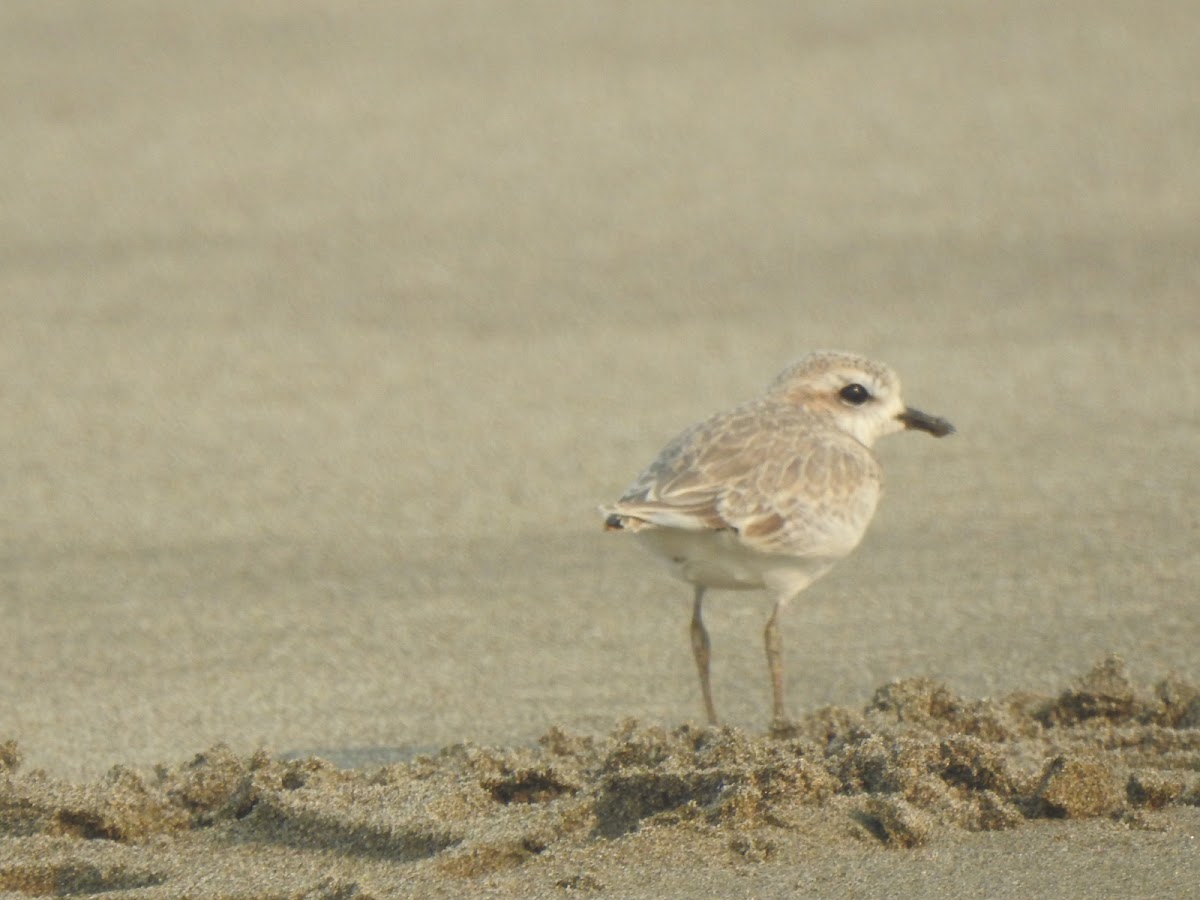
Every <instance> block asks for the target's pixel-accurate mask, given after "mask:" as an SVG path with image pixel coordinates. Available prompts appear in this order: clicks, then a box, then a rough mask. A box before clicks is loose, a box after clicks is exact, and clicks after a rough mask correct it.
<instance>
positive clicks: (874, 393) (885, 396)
mask: <svg viewBox="0 0 1200 900" xmlns="http://www.w3.org/2000/svg"><path fill="white" fill-rule="evenodd" d="M905 428H917V429H920V430H922V431H927V432H929V433H930V434H932V435H934V436H935V437H942V436H944V435H947V434H950V433H952V432H953V431H954V426H953V425H951V424H950V423H949V422H947V421H946V420H945V419H939V418H937V417H935V416H930V415H926V414H925V413H923V412H921V411H919V410H916V409H912V408H911V407H906V406H905V405H904V402H903V401H902V400H901V399H900V380H899V379H898V378H897V377H896V374H895V373H894V372H893V371H892V370H891V369H889V368H888V367H887V366H885V365H883V364H881V363H877V362H871V361H870V360H867V359H863V358H862V357H860V356H855V355H853V354H850V353H838V352H831V351H821V352H817V353H811V354H809V355H808V356H805V357H804V358H803V359H801V360H799V361H798V362H796V363H795V364H793V365H792V366H790V367H788V368H787V369H785V370H784V371H783V372H782V373H781V374H780V375H779V377H778V378H776V379H775V381H774V382H772V383H771V386H770V387H769V388H767V392H766V393H765V394H764V395H763V396H762V397H759V398H758V399H756V400H751V401H749V402H747V403H743V404H742V405H741V406H737V407H735V408H734V409H731V410H729V411H728V412H723V413H719V414H717V415H715V416H713V417H712V418H710V419H708V420H707V421H704V422H701V423H699V424H697V425H694V426H692V427H691V428H689V429H687V430H686V431H684V432H683V433H682V434H681V435H679V437H677V438H675V440H673V441H671V443H669V444H667V446H666V447H665V448H664V449H663V451H662V452H661V453H660V454H659V455H658V458H657V459H655V460H654V462H652V463H650V465H649V466H648V467H647V468H646V470H645V471H644V472H642V474H641V475H639V476H638V478H637V480H636V481H634V483H633V484H632V485H631V486H630V487H629V489H628V490H626V491H625V493H624V494H623V495H622V496H621V499H620V500H618V501H617V502H616V503H615V504H613V505H612V506H607V507H603V508H602V509H601V512H602V513H603V515H604V524H605V527H606V528H607V529H609V530H617V531H630V532H633V533H634V534H635V535H636V536H637V537H638V538H639V539H640V541H641V543H642V544H643V545H644V546H645V547H646V548H647V549H648V550H650V551H651V552H653V553H655V554H657V555H659V556H661V557H663V558H664V559H665V560H666V562H667V564H668V565H669V567H670V569H671V571H672V572H673V574H674V575H675V576H676V577H678V578H681V579H682V580H684V581H686V582H688V583H690V584H692V585H694V586H695V599H694V602H693V606H692V624H691V638H692V653H693V654H694V656H695V658H696V668H697V669H698V670H699V674H700V691H701V694H702V695H703V697H704V711H705V713H706V714H707V716H708V720H709V722H711V723H714V724H715V723H716V722H717V713H716V709H715V707H714V706H713V699H712V687H711V685H710V683H709V674H708V670H709V656H710V649H709V648H710V645H709V639H708V632H707V630H706V629H705V627H704V621H703V619H702V617H701V604H702V602H703V600H704V592H705V590H706V589H708V588H728V589H734V590H752V589H755V588H765V589H766V590H768V591H770V592H771V594H772V595H773V596H774V599H775V607H774V609H773V611H772V613H771V618H770V619H769V620H768V621H767V627H766V632H765V634H764V637H765V641H766V649H767V666H768V668H769V670H770V673H771V692H772V701H773V709H774V718H775V722H776V723H777V724H779V725H782V724H783V723H784V722H785V721H786V720H785V716H784V710H783V644H782V639H781V637H780V634H779V615H780V613H781V611H782V610H783V608H784V607H785V606H786V605H787V604H788V601H790V600H791V599H792V598H793V597H795V596H796V595H797V594H799V593H800V592H801V591H802V590H804V589H805V588H806V587H808V586H809V585H810V584H812V583H813V582H814V581H816V580H817V579H818V578H820V577H821V576H822V575H824V574H825V573H826V572H828V571H829V570H830V569H831V568H832V567H833V565H834V563H836V562H837V561H838V560H839V559H841V558H842V557H843V556H845V555H846V554H848V553H849V552H850V551H851V550H853V549H854V548H855V547H856V546H857V545H858V542H859V541H860V540H861V539H862V536H863V532H865V531H866V528H867V525H868V523H869V522H870V521H871V517H872V516H873V515H874V514H875V505H876V503H878V501H879V494H880V489H881V476H882V473H881V470H880V467H879V463H878V461H877V460H876V459H875V456H874V454H873V453H872V452H871V449H870V448H871V446H872V445H873V444H874V443H875V441H876V440H877V439H878V438H880V437H882V436H883V435H885V434H891V433H893V432H896V431H900V430H902V429H905Z"/></svg>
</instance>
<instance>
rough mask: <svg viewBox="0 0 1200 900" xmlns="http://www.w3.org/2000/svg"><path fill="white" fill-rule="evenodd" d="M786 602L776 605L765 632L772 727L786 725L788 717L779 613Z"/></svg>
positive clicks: (779, 602)
mask: <svg viewBox="0 0 1200 900" xmlns="http://www.w3.org/2000/svg"><path fill="white" fill-rule="evenodd" d="M785 604H786V601H785V600H780V601H778V602H777V603H776V604H775V609H774V610H773V611H772V612H771V618H769V619H768V620H767V628H766V631H764V632H763V639H764V643H765V644H766V645H767V668H768V669H769V670H770V672H771V704H772V706H773V708H774V714H773V716H772V719H773V721H772V727H780V726H783V725H785V724H786V722H787V717H786V715H784V712H783V637H782V635H780V633H779V621H778V620H779V613H780V612H781V611H782V610H783V607H784V605H785Z"/></svg>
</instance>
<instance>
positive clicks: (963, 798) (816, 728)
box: [0, 658, 1200, 897]
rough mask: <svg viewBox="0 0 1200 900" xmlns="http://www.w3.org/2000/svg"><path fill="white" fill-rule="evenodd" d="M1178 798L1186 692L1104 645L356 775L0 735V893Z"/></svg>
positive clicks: (508, 860) (746, 844)
mask: <svg viewBox="0 0 1200 900" xmlns="http://www.w3.org/2000/svg"><path fill="white" fill-rule="evenodd" d="M1177 805H1192V806H1198V805H1200V690H1198V689H1197V688H1196V687H1194V686H1192V685H1189V684H1186V683H1183V682H1181V681H1179V680H1177V679H1174V678H1167V679H1166V680H1164V681H1162V682H1161V683H1160V684H1158V685H1157V686H1155V687H1154V689H1153V690H1152V691H1139V690H1137V689H1135V687H1134V686H1133V685H1132V684H1131V683H1130V680H1129V677H1128V674H1127V672H1126V670H1125V666H1124V664H1123V663H1122V661H1121V660H1120V659H1117V658H1110V659H1107V660H1105V661H1104V662H1102V663H1101V664H1100V665H1098V666H1097V667H1096V668H1095V669H1094V670H1092V671H1091V672H1090V673H1088V674H1087V675H1085V676H1084V677H1083V678H1082V679H1080V680H1079V682H1078V683H1077V684H1075V685H1074V686H1072V687H1071V688H1069V689H1068V690H1066V691H1064V692H1063V693H1062V694H1060V695H1059V696H1058V697H1054V698H1046V697H1035V696H1032V695H1028V694H1021V695H1014V696H1010V697H1008V698H1006V699H1003V700H999V701H993V700H965V699H963V698H961V697H958V696H956V695H955V694H954V693H953V692H951V691H950V690H948V689H947V688H946V687H945V686H944V685H942V684H939V683H937V682H935V681H931V680H928V679H923V678H916V679H909V680H903V681H896V682H893V683H890V684H888V685H886V686H884V687H883V688H881V689H880V690H879V691H877V692H876V694H875V697H874V698H873V699H872V701H871V703H870V704H869V705H868V706H867V707H866V709H864V710H862V711H856V710H847V709H833V708H830V709H823V710H819V711H817V712H814V713H812V714H811V715H809V716H807V717H805V718H804V719H802V720H800V721H798V722H796V723H795V724H794V725H792V726H790V727H789V728H787V729H785V730H781V731H779V732H777V733H775V734H771V735H762V736H752V735H748V734H745V733H744V732H742V731H739V730H738V729H735V728H698V727H695V726H691V725H685V726H682V727H679V728H674V729H666V728H662V727H657V726H651V725H643V724H639V723H638V722H635V721H627V722H623V723H621V724H620V725H619V726H618V727H617V728H616V729H615V730H614V731H613V733H612V734H611V735H609V736H608V737H606V738H603V739H598V738H594V737H586V736H575V735H570V734H567V733H564V732H563V731H561V730H558V729H551V731H550V732H549V733H547V734H546V735H545V736H544V737H543V738H542V739H541V740H540V742H539V746H537V747H534V748H516V749H494V748H479V747H473V746H470V745H458V746H453V747H448V748H446V749H444V750H442V751H440V752H439V753H437V754H436V755H433V756H423V757H419V758H417V759H414V760H412V761H410V762H408V763H404V764H398V765H392V766H388V767H385V768H382V769H377V770H373V771H362V770H342V769H338V768H336V767H335V766H333V765H332V764H330V763H327V762H324V761H322V760H320V759H303V760H290V761H288V760H279V759H274V758H272V757H271V756H269V755H268V754H266V753H265V752H261V751H260V752H258V753H256V754H254V755H251V756H249V757H239V756H236V755H234V754H232V753H231V752H230V751H229V750H228V749H226V748H224V747H220V746H218V747H214V748H213V749H211V750H208V751H206V752H204V753H201V754H199V755H197V756H196V757H195V758H194V759H192V760H191V761H190V762H187V763H185V764H183V765H180V766H176V767H174V768H164V767H160V768H158V769H157V770H155V771H154V772H152V773H139V772H135V771H132V770H130V769H127V768H123V767H116V768H114V769H113V770H112V771H111V772H110V773H109V774H108V776H107V777H106V778H104V779H103V780H102V781H100V782H98V783H94V784H86V785H76V784H70V783H66V782H62V781H58V780H55V779H53V778H50V777H48V776H46V775H45V774H44V773H41V772H37V771H32V772H23V771H22V770H21V762H20V751H19V748H18V747H17V746H16V745H15V744H14V743H12V742H9V743H7V744H3V745H0V836H2V837H3V852H2V853H0V890H5V891H15V892H17V893H20V894H25V895H30V896H41V895H48V894H64V893H81V894H89V893H100V892H103V891H111V890H124V891H134V892H136V895H137V896H168V895H175V894H178V893H179V892H180V891H185V892H187V893H189V894H190V895H204V890H203V887H202V884H203V877H204V875H203V873H208V874H209V875H211V873H212V871H213V869H214V867H216V868H220V867H222V866H225V867H229V868H230V870H231V871H238V872H240V873H241V874H240V875H238V876H237V877H238V878H240V879H241V881H239V882H238V884H239V885H240V889H242V890H254V889H256V888H255V883H254V881H253V879H254V878H260V879H265V880H263V881H262V882H261V883H259V884H258V888H259V889H263V890H265V889H266V886H267V885H277V884H278V883H279V882H278V880H277V879H278V878H280V877H283V878H284V882H285V883H288V884H291V885H292V888H291V889H290V892H285V894H283V895H286V896H312V897H316V896H324V897H366V896H370V895H372V892H373V891H379V892H382V893H393V892H394V891H395V890H399V889H400V888H399V886H400V885H403V886H405V889H411V888H412V886H413V885H415V884H420V883H425V884H427V885H428V884H436V883H444V882H446V881H449V882H451V883H460V882H459V881H458V880H459V879H463V878H474V877H477V876H482V875H490V876H494V875H497V874H498V873H505V872H510V871H513V870H517V869H519V868H521V867H524V866H527V865H529V864H531V863H533V862H534V861H535V860H536V861H537V863H538V864H539V865H544V866H546V867H547V868H546V871H545V877H546V878H548V879H549V880H550V882H552V883H553V884H555V885H557V886H558V887H559V888H561V889H563V890H572V891H574V890H587V889H598V888H601V887H603V884H602V883H601V881H600V880H599V879H598V878H597V877H596V876H595V875H593V874H590V871H591V867H590V861H593V860H594V859H595V858H596V857H597V856H598V855H601V856H602V855H604V854H605V853H607V852H609V850H610V849H611V848H614V847H617V846H619V845H621V844H622V842H625V841H636V840H650V841H655V840H657V841H662V840H669V839H671V837H672V836H675V837H678V836H679V835H683V834H686V835H688V836H689V840H691V841H693V842H694V841H703V842H708V843H711V842H714V841H715V842H716V843H717V845H718V846H721V847H723V848H724V850H725V852H726V853H727V855H728V856H729V858H730V859H731V860H736V861H738V862H739V863H744V862H747V861H749V862H764V861H769V860H770V859H771V858H772V857H773V856H775V855H777V854H779V853H780V852H782V851H784V850H785V849H786V848H788V847H789V846H792V845H796V844H805V843H808V844H811V843H812V842H814V841H821V842H830V841H852V842H853V841H856V842H858V843H860V844H863V845H871V844H876V845H879V846H887V847H900V848H904V847H915V846H919V845H923V844H927V843H929V842H932V841H937V840H938V835H939V833H944V832H945V830H947V829H967V830H972V831H979V830H999V829H1011V828H1017V827H1020V826H1021V825H1022V824H1023V823H1026V822H1028V821H1030V820H1033V819H1083V818H1093V817H1108V818H1109V819H1112V820H1115V821H1118V822H1124V823H1126V824H1132V825H1139V824H1145V822H1146V821H1147V817H1148V816H1151V815H1153V814H1154V812H1155V811H1157V810H1162V809H1163V808H1165V807H1170V806H1177ZM148 848H149V849H150V850H156V851H158V852H147V849H148ZM248 859H253V864H252V869H253V871H254V872H255V873H256V874H255V875H254V876H249V875H246V874H245V872H246V871H249V869H247V868H246V867H247V865H248V863H247V860H248ZM247 879H250V880H249V881H247ZM288 879H290V881H289V880H288ZM305 885H306V886H305ZM372 885H374V887H372Z"/></svg>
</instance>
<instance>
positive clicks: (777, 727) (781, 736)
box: [769, 716, 800, 741]
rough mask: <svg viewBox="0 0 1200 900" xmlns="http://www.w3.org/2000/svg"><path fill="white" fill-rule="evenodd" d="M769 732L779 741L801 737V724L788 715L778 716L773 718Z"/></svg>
mask: <svg viewBox="0 0 1200 900" xmlns="http://www.w3.org/2000/svg"><path fill="white" fill-rule="evenodd" d="M769 734H770V735H771V737H773V738H775V740H777V741H786V740H789V739H791V738H797V737H800V724H799V723H798V722H796V721H795V720H794V719H789V718H787V717H786V716H776V717H775V718H773V719H772V720H771V727H770V730H769Z"/></svg>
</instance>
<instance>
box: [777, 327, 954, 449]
mask: <svg viewBox="0 0 1200 900" xmlns="http://www.w3.org/2000/svg"><path fill="white" fill-rule="evenodd" d="M767 395H768V396H769V397H780V398H783V399H784V400H786V401H787V402H789V403H795V404H797V405H799V406H803V407H804V408H805V409H809V410H812V411H813V412H814V413H817V414H818V415H822V416H828V417H829V418H831V419H832V420H833V421H834V423H835V424H836V425H837V427H838V428H840V429H841V430H842V431H845V432H847V433H848V434H850V435H853V436H854V437H855V438H856V439H857V440H858V441H859V442H861V443H863V444H865V445H866V446H868V447H870V446H871V445H872V444H874V443H875V441H877V440H878V439H879V438H881V437H883V436H884V435H885V434H892V433H893V432H896V431H900V430H901V429H904V428H916V429H920V430H921V431H928V432H929V433H930V434H932V435H933V436H934V437H944V436H945V435H947V434H952V433H953V432H954V426H953V425H951V424H950V423H949V422H947V421H946V420H945V419H939V418H938V417H936V416H930V415H927V414H925V413H923V412H921V411H920V410H919V409H913V408H912V407H909V406H905V405H904V401H903V400H902V399H901V396H900V379H899V378H898V377H897V376H896V373H895V372H893V371H892V370H891V369H890V368H888V367H887V366H885V365H884V364H883V363H877V362H872V361H871V360H869V359H864V358H863V357H861V356H855V355H854V354H853V353H841V352H838V351H833V350H819V351H817V352H815V353H810V354H808V356H805V357H804V358H803V359H801V360H799V361H797V362H795V363H793V364H792V365H790V366H788V367H787V368H786V369H784V370H783V372H781V373H780V374H779V377H777V378H776V379H775V380H774V381H773V382H772V383H771V386H770V388H768V389H767Z"/></svg>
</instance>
